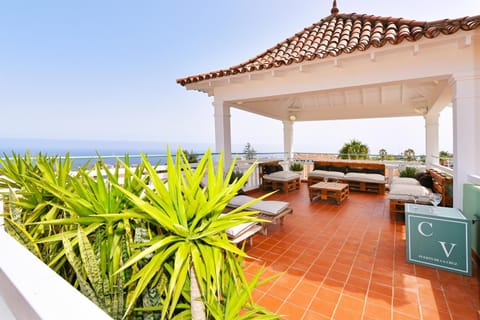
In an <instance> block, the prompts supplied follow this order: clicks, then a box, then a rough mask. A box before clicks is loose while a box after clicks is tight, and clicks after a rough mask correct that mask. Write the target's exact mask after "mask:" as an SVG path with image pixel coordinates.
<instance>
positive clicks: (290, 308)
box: [278, 302, 305, 319]
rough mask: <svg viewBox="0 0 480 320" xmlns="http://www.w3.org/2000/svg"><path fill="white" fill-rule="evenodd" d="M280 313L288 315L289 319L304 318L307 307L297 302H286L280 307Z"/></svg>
mask: <svg viewBox="0 0 480 320" xmlns="http://www.w3.org/2000/svg"><path fill="white" fill-rule="evenodd" d="M278 313H279V314H283V315H287V316H288V317H287V319H302V317H303V314H304V313H305V308H301V307H299V306H297V305H295V304H292V303H289V302H285V303H284V304H282V305H281V306H280V308H279V309H278Z"/></svg>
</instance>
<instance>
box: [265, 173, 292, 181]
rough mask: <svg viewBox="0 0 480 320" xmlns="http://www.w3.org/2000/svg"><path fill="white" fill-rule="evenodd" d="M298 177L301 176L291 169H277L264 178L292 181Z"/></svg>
mask: <svg viewBox="0 0 480 320" xmlns="http://www.w3.org/2000/svg"><path fill="white" fill-rule="evenodd" d="M297 178H300V175H299V174H298V173H294V172H290V171H277V172H273V173H270V174H266V175H264V176H263V179H267V180H274V181H290V180H292V179H297Z"/></svg>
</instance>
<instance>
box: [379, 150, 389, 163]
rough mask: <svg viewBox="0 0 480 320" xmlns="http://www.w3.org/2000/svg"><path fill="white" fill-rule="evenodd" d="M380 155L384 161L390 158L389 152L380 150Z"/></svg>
mask: <svg viewBox="0 0 480 320" xmlns="http://www.w3.org/2000/svg"><path fill="white" fill-rule="evenodd" d="M378 154H379V155H380V159H382V160H385V159H387V156H388V153H387V150H385V149H380V150H379V151H378Z"/></svg>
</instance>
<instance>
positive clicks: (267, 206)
mask: <svg viewBox="0 0 480 320" xmlns="http://www.w3.org/2000/svg"><path fill="white" fill-rule="evenodd" d="M254 199H255V198H252V197H250V196H245V195H240V196H235V197H233V198H232V199H231V200H230V202H229V203H228V205H229V206H230V207H235V208H238V207H240V206H242V205H244V204H245V203H248V202H250V201H252V200H254ZM286 208H288V202H285V201H276V200H261V201H259V202H257V203H255V204H253V205H251V206H249V207H248V209H249V210H252V211H260V212H261V213H263V214H267V215H271V216H274V215H277V214H279V213H281V212H282V211H284V210H285V209H286Z"/></svg>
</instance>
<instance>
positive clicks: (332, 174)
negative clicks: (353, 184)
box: [308, 170, 345, 179]
mask: <svg viewBox="0 0 480 320" xmlns="http://www.w3.org/2000/svg"><path fill="white" fill-rule="evenodd" d="M308 175H309V176H312V177H317V178H333V179H343V178H345V174H344V173H343V172H340V171H326V170H313V171H311V172H310V173H309V174H308Z"/></svg>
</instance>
